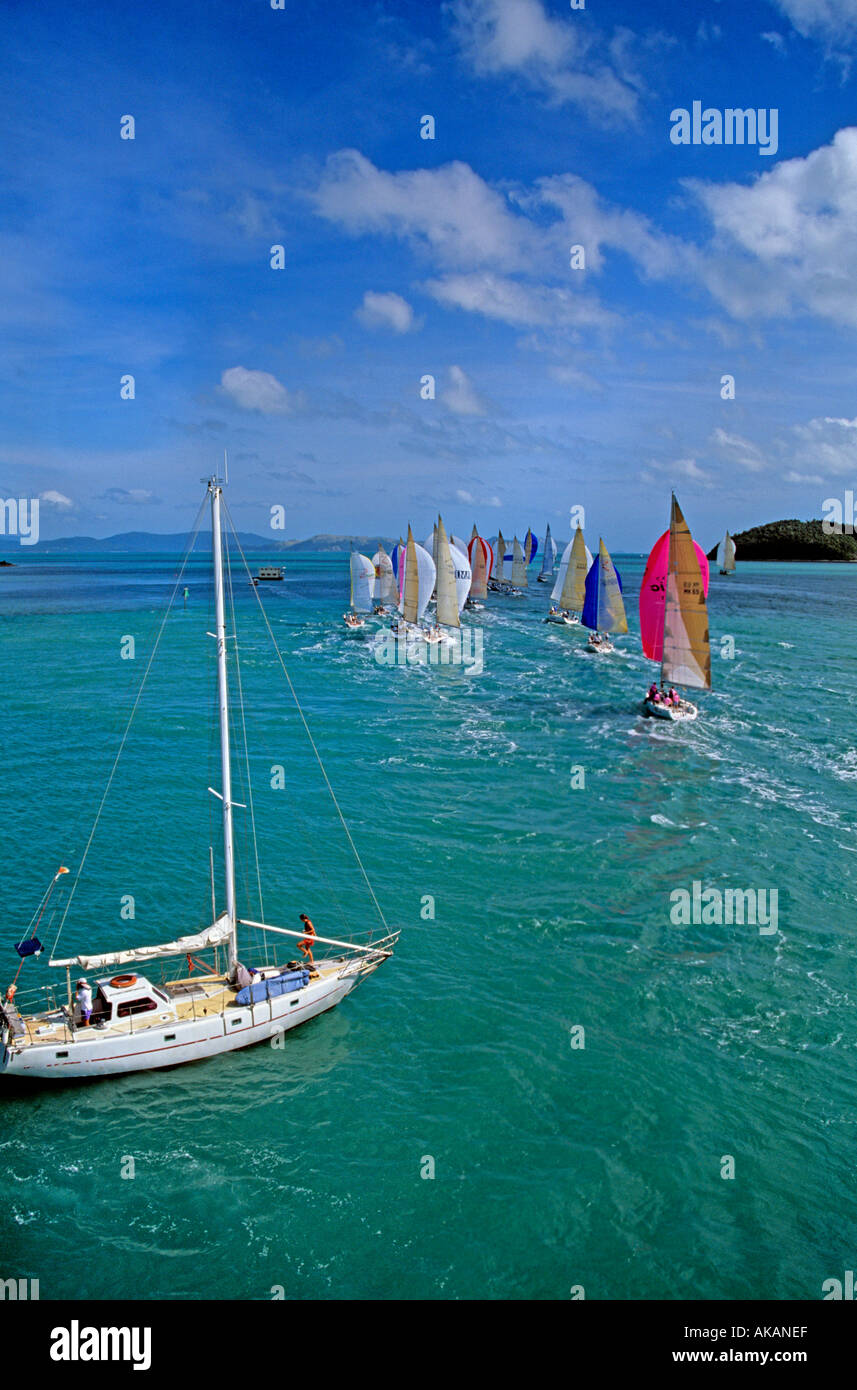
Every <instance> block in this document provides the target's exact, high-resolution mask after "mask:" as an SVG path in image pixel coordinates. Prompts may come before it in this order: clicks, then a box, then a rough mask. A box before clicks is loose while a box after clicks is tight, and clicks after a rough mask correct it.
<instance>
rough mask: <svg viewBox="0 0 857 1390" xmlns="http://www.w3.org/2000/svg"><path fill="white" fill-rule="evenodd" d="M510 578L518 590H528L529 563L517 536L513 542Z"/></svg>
mask: <svg viewBox="0 0 857 1390" xmlns="http://www.w3.org/2000/svg"><path fill="white" fill-rule="evenodd" d="M510 577H511V580H512V583H513V584H514V585H515V587H516V588H518V589H526V587H527V561H526V559H525V558H524V552H523V550H522V549H521V542H520V541H519V540H518V537H517V536H516V537H515V539H514V540H513V542H512V573H511V576H510Z"/></svg>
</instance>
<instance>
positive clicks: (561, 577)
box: [551, 527, 592, 609]
mask: <svg viewBox="0 0 857 1390" xmlns="http://www.w3.org/2000/svg"><path fill="white" fill-rule="evenodd" d="M577 529H578V531H579V530H580V527H578V528H577ZM581 534H582V533H581ZM576 536H577V532H575V535H574V537H573V538H572V539H571V540H570V541H569V543H568V545H567V546H566V547H565V550H564V551H563V552H562V559H561V560H560V562H559V572H558V574H557V577H556V583H555V584H554V586H553V588H552V589H551V598H552V599H553V600H554V602H555V603H557V602H559V601H560V600H561V598H562V591H563V589H564V588H565V581H566V578H567V577H568V565H569V561H570V560H571V553H572V551H573V549H574V540H575V538H576ZM583 553H584V555H585V557H586V571H585V573H584V575H583V581H585V580H586V575H587V574H588V573H589V571H590V570H591V569H592V551H591V550H590V549H589V546H588V545H586V544H585V543H584V546H583ZM581 592H582V591H581ZM561 606H562V607H564V608H565V607H571V605H570V604H562V605H561ZM577 607H578V609H579V608H582V607H583V599H582V598H581V600H580V604H579V605H577Z"/></svg>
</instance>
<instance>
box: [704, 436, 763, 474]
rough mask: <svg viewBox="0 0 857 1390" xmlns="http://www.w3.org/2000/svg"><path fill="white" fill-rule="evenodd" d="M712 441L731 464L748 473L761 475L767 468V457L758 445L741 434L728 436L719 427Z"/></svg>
mask: <svg viewBox="0 0 857 1390" xmlns="http://www.w3.org/2000/svg"><path fill="white" fill-rule="evenodd" d="M712 439H713V440H714V443H715V444H716V445H717V447H718V448H719V449H720V451H721V452H722V453H723V454H724V455H725V457H726V459H727V460H728V461H729V462H730V463H737V464H738V465H739V466H740V467H741V468H745V469H746V470H747V472H748V473H761V472H762V471H763V470H764V469H765V468H766V467H767V462H766V460H765V456H764V454H763V453H762V451H761V449H760V448H759V447H758V445H757V444H753V443H751V442H750V440H749V439H744V438H742V436H741V435H740V434H727V432H726V430H724V429H720V427H719V426H718V428H717V429H716V430H715V431H714V434H713V435H712Z"/></svg>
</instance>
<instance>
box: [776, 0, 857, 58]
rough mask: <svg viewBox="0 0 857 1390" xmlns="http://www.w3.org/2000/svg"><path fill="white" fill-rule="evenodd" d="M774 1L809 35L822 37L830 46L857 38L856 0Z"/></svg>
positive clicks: (814, 37) (820, 38)
mask: <svg viewBox="0 0 857 1390" xmlns="http://www.w3.org/2000/svg"><path fill="white" fill-rule="evenodd" d="M774 4H775V5H776V7H777V9H778V10H780V11H781V12H782V13H783V14H784V15H785V16H786V18H787V19H789V20H791V23H792V24H793V25H794V27H795V29H797V31H798V33H799V34H802V35H803V37H804V38H805V39H819V40H821V42H822V43H824V44H825V45H827V46H828V47H830V46H831V45H833V44H841V43H850V42H853V40H854V39H855V38H857V3H855V0H774Z"/></svg>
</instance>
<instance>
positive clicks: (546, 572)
mask: <svg viewBox="0 0 857 1390" xmlns="http://www.w3.org/2000/svg"><path fill="white" fill-rule="evenodd" d="M555 560H556V541H555V540H554V538H553V536H552V535H551V528H550V522H548V527H547V530H546V531H545V539H544V543H543V548H542V568H541V577H542V579H549V578H550V577H551V576H552V575H553V567H554V562H555Z"/></svg>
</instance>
